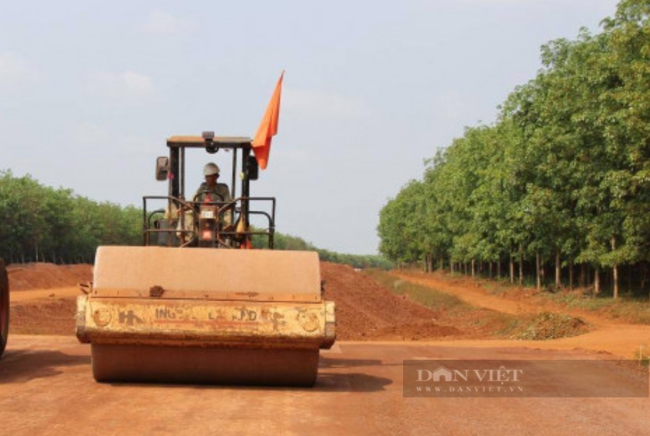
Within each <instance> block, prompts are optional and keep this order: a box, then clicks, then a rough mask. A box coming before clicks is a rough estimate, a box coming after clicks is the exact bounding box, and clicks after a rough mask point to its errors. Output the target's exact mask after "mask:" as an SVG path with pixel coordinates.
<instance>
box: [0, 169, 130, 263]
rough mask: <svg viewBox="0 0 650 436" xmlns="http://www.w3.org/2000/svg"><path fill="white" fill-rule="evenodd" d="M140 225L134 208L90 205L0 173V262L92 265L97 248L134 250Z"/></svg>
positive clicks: (63, 191) (28, 179)
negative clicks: (117, 245) (1, 259)
mask: <svg viewBox="0 0 650 436" xmlns="http://www.w3.org/2000/svg"><path fill="white" fill-rule="evenodd" d="M141 223H142V215H141V211H140V210H138V209H136V208H134V207H131V206H128V207H125V208H123V207H120V206H118V205H115V204H111V203H96V202H94V201H91V200H89V199H87V198H84V197H80V196H77V195H74V194H73V192H72V191H71V190H69V189H63V188H59V189H53V188H51V187H46V186H43V185H41V184H40V183H38V182H37V181H36V180H35V179H33V178H32V177H31V176H29V175H28V176H24V177H14V176H13V174H12V173H11V171H0V240H1V241H2V244H0V257H2V258H4V259H5V260H7V261H9V262H29V261H47V262H55V263H70V262H92V261H93V258H94V255H95V249H96V248H97V246H98V245H100V244H113V245H116V244H120V245H138V244H140V243H141V241H142V236H141V235H142V224H141Z"/></svg>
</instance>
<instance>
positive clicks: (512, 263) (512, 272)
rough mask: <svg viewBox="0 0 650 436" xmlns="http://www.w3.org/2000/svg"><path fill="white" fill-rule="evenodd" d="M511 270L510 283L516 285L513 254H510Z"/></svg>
mask: <svg viewBox="0 0 650 436" xmlns="http://www.w3.org/2000/svg"><path fill="white" fill-rule="evenodd" d="M508 267H509V269H510V283H512V284H514V283H515V259H514V258H513V256H512V253H510V261H509V265H508Z"/></svg>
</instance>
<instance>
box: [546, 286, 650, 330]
mask: <svg viewBox="0 0 650 436" xmlns="http://www.w3.org/2000/svg"><path fill="white" fill-rule="evenodd" d="M544 297H545V298H549V299H551V300H553V301H555V302H557V303H559V304H562V305H564V306H566V307H568V308H571V309H581V310H585V311H588V312H594V313H599V314H602V315H605V316H606V317H607V318H610V319H615V320H621V321H625V322H630V323H633V324H650V304H649V303H648V301H643V300H641V301H640V300H638V299H635V298H632V297H628V296H622V297H619V298H617V299H616V300H615V299H613V298H611V297H608V296H596V297H593V296H591V295H589V294H585V293H583V292H581V291H579V290H575V291H566V292H561V293H558V294H544Z"/></svg>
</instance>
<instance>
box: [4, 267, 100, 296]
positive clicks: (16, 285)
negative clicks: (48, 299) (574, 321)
mask: <svg viewBox="0 0 650 436" xmlns="http://www.w3.org/2000/svg"><path fill="white" fill-rule="evenodd" d="M7 272H8V273H9V289H11V290H12V291H26V290H32V289H56V288H67V287H70V286H76V285H77V284H79V283H85V282H88V281H90V280H92V276H93V271H92V265H55V264H53V263H25V264H12V265H9V266H8V267H7Z"/></svg>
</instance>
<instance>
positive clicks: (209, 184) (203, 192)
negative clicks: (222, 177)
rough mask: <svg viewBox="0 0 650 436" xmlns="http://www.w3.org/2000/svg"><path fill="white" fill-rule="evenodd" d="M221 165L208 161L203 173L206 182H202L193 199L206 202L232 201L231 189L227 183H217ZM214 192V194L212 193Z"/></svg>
mask: <svg viewBox="0 0 650 436" xmlns="http://www.w3.org/2000/svg"><path fill="white" fill-rule="evenodd" d="M220 172H221V171H220V170H219V166H217V164H215V163H212V162H210V163H207V164H205V166H204V167H203V175H204V176H205V182H203V183H201V186H199V189H198V190H197V191H196V194H194V198H193V201H196V202H199V203H204V202H220V203H221V202H223V203H229V202H230V201H231V197H230V190H229V189H228V185H226V184H225V183H217V179H218V178H219V173H220ZM210 194H212V195H210ZM215 194H216V195H215Z"/></svg>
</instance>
